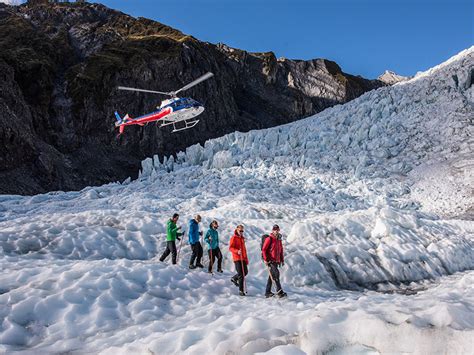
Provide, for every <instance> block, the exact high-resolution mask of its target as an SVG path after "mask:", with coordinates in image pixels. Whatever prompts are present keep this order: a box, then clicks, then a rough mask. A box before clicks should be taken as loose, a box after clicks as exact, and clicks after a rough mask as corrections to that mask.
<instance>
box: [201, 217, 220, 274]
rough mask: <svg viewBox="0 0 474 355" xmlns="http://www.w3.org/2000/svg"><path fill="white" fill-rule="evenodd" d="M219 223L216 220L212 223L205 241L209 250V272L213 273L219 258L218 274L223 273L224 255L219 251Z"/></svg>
mask: <svg viewBox="0 0 474 355" xmlns="http://www.w3.org/2000/svg"><path fill="white" fill-rule="evenodd" d="M217 228H219V223H217V221H216V220H214V221H212V222H211V224H210V225H209V229H208V230H207V232H206V236H205V237H204V241H205V242H206V243H207V246H208V247H209V250H208V251H207V252H208V254H209V272H210V273H212V266H213V265H214V261H215V260H216V258H217V272H222V253H221V250H220V249H219V233H217Z"/></svg>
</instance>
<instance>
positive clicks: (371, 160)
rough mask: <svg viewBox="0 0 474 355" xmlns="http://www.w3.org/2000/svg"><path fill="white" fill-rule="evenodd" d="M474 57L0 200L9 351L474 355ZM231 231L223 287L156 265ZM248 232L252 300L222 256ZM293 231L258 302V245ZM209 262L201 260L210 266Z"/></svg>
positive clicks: (0, 336)
mask: <svg viewBox="0 0 474 355" xmlns="http://www.w3.org/2000/svg"><path fill="white" fill-rule="evenodd" d="M473 75H474V47H471V48H470V49H467V50H465V51H463V52H461V53H460V54H458V55H457V56H455V57H453V58H451V59H450V60H448V61H447V62H445V63H443V64H441V65H440V66H437V67H435V68H433V69H431V70H429V71H428V72H425V73H420V74H419V75H417V76H416V77H415V78H413V79H411V80H409V81H407V82H403V83H399V84H397V85H395V86H393V87H386V88H381V89H378V90H376V91H372V92H369V93H367V94H365V95H363V96H361V97H360V98H358V99H356V100H354V101H351V102H349V103H347V104H345V105H341V106H336V107H334V108H331V109H328V110H325V111H324V112H321V113H320V114H318V115H315V116H313V117H310V118H307V119H304V120H300V121H297V122H294V123H291V124H288V125H284V126H280V127H275V128H270V129H266V130H261V131H251V132H248V133H238V132H237V133H233V134H229V135H226V136H224V137H221V138H218V139H214V140H210V141H208V142H206V143H205V145H204V147H202V146H200V145H195V146H192V147H190V148H188V149H187V150H186V152H182V153H179V154H178V155H177V157H176V158H173V157H171V158H168V159H165V161H164V162H160V161H159V160H158V158H157V157H154V158H153V159H151V158H150V159H147V160H145V161H144V162H143V164H142V165H143V169H142V172H141V174H140V177H139V179H138V180H136V181H130V180H127V181H126V182H124V183H111V184H108V185H104V186H101V187H88V188H86V189H84V190H82V191H79V192H52V193H48V194H43V195H37V196H30V197H22V196H10V195H3V196H0V352H12V351H18V352H19V353H28V354H29V353H34V354H36V353H44V352H47V353H51V352H53V353H62V352H71V353H103V354H121V353H122V354H130V353H154V354H173V353H192V354H251V353H268V354H303V353H308V354H323V353H324V354H332V355H335V354H392V353H414V354H472V353H473V351H472V349H473V348H474V344H473V339H474V286H473V285H474V272H473V271H472V270H474V222H473V206H474V204H473V195H474V194H473V185H474V184H473V183H474V181H473V180H474V179H473V173H472V171H473V165H474V163H473V161H474V156H473V152H474V149H473V148H474V141H473V120H474V115H473V107H474V84H473V82H474V78H473ZM176 211H179V212H180V213H181V220H180V221H179V224H181V225H183V226H184V227H185V228H186V229H187V222H188V221H189V219H190V218H192V216H193V215H194V214H195V213H199V214H201V215H202V216H203V223H202V224H201V229H202V230H203V231H206V229H207V226H208V224H209V223H210V221H211V220H212V219H214V218H215V219H217V220H218V221H219V222H220V226H221V229H220V239H221V250H222V251H223V253H224V273H223V274H215V275H210V274H207V273H205V272H203V271H201V270H189V269H188V268H187V265H188V262H189V257H190V247H189V246H188V245H187V244H183V247H182V249H181V252H180V258H179V262H178V265H176V266H173V265H170V264H169V260H168V261H167V262H165V263H160V262H159V261H158V257H159V255H160V254H161V253H162V251H163V250H164V241H165V224H166V221H167V219H168V218H169V217H170V216H171V214H172V213H174V212H176ZM240 223H242V224H243V225H244V226H245V229H246V236H247V247H248V251H249V256H250V265H249V270H250V273H249V276H248V277H247V279H246V281H247V288H248V292H249V297H247V298H242V297H239V296H238V295H237V293H238V292H237V289H236V288H235V286H233V285H232V284H231V283H230V281H229V278H230V277H231V275H233V273H234V266H233V263H232V261H231V257H230V254H229V252H228V241H229V238H230V236H231V234H232V232H233V229H234V228H235V226H236V225H237V224H240ZM275 223H278V224H279V225H280V227H281V228H282V232H283V234H284V247H285V257H286V265H285V266H284V267H283V268H282V269H281V273H282V277H281V280H282V284H283V288H284V289H285V291H287V292H288V294H289V298H288V299H286V300H279V299H265V298H264V297H263V293H264V288H265V283H266V278H267V275H268V272H267V271H266V269H265V267H264V265H263V264H262V262H261V260H260V236H261V235H262V234H263V233H265V232H269V231H270V229H271V226H272V225H273V224H275ZM204 263H205V264H207V258H206V257H204Z"/></svg>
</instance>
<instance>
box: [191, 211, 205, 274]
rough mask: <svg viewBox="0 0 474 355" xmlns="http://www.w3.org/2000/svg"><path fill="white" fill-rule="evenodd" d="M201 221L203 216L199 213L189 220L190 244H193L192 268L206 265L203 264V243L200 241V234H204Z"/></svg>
mask: <svg viewBox="0 0 474 355" xmlns="http://www.w3.org/2000/svg"><path fill="white" fill-rule="evenodd" d="M199 222H201V216H200V215H198V214H197V215H196V216H195V217H194V218H193V219H192V220H190V221H189V232H188V233H189V234H188V235H189V244H190V245H191V249H192V251H193V253H192V254H191V260H190V261H189V268H190V269H195V268H197V267H199V268H203V267H204V265H202V264H201V258H202V245H201V242H200V241H199V236H202V231H200V230H199ZM194 260H196V265H194Z"/></svg>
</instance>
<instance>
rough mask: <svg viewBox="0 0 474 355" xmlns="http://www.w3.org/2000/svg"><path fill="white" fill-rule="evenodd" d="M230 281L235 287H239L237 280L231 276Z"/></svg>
mask: <svg viewBox="0 0 474 355" xmlns="http://www.w3.org/2000/svg"><path fill="white" fill-rule="evenodd" d="M230 281H232V283H233V284H234V285H235V286H236V287H239V283H238V282H237V280H236V279H233V278H231V279H230Z"/></svg>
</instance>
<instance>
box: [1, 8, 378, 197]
mask: <svg viewBox="0 0 474 355" xmlns="http://www.w3.org/2000/svg"><path fill="white" fill-rule="evenodd" d="M0 33H2V36H1V37H0V44H1V46H2V48H4V50H3V51H2V53H0V76H1V77H2V78H3V81H2V83H0V87H1V89H2V90H1V92H2V94H1V95H0V147H1V148H2V149H1V152H0V193H8V194H12V193H13V194H32V193H40V192H46V191H51V190H77V189H81V188H83V187H85V186H88V185H99V184H102V183H106V182H108V181H117V180H124V179H125V178H127V177H128V176H131V177H132V178H134V177H136V176H137V175H138V169H139V167H140V161H141V160H143V159H144V158H145V157H147V156H151V155H155V154H158V155H159V156H165V155H170V154H176V153H177V152H178V151H180V150H183V149H185V148H186V147H187V146H190V145H192V144H195V143H203V142H204V141H206V140H207V139H210V138H215V137H219V136H222V135H224V134H226V133H230V132H234V131H249V130H252V129H259V128H264V127H271V126H275V125H279V124H282V123H287V122H291V121H294V120H297V119H300V118H303V117H306V116H309V115H311V114H314V113H316V112H319V111H321V110H323V109H325V108H327V107H330V106H333V105H335V104H339V103H343V102H347V101H349V100H351V99H353V98H355V97H357V96H359V95H360V94H362V93H364V92H366V91H369V90H371V89H374V88H378V87H380V86H383V85H384V84H383V83H381V82H380V81H377V80H366V79H363V78H361V77H357V76H352V75H349V74H345V73H344V72H343V71H342V70H341V69H340V67H339V66H338V65H337V64H336V63H334V62H331V61H328V60H324V59H317V60H312V61H292V60H287V59H285V60H278V59H277V58H276V57H275V55H274V54H273V53H271V52H268V53H249V52H246V51H243V50H236V49H234V50H231V49H230V47H228V46H225V45H214V44H211V43H206V42H201V41H199V40H197V39H195V38H194V37H192V36H189V35H186V34H184V33H182V32H181V31H179V30H175V29H173V28H171V27H169V26H166V25H163V24H160V23H158V22H156V21H152V20H148V19H144V18H133V17H131V16H129V15H126V14H123V13H121V12H118V11H115V10H112V9H108V8H107V7H105V6H103V5H100V4H78V3H69V4H66V3H58V4H49V5H35V6H29V5H27V4H25V5H21V6H15V7H12V6H7V5H4V4H0ZM207 71H212V72H214V73H215V74H216V75H215V77H214V78H213V79H212V80H210V81H208V82H206V83H203V84H201V85H199V86H198V87H195V88H193V89H191V90H190V91H189V92H187V93H186V94H187V95H189V96H192V97H194V98H195V99H197V100H198V101H201V102H203V103H204V104H205V106H206V111H205V112H204V113H203V115H202V117H201V118H202V120H201V122H200V123H199V124H198V125H197V126H196V127H195V128H194V129H193V130H190V131H187V132H182V133H180V134H179V135H178V134H171V133H170V130H166V129H160V128H158V127H157V126H155V125H149V126H147V127H144V128H138V127H132V128H130V129H128V130H127V131H126V133H125V136H124V137H122V138H120V139H119V140H117V139H116V132H115V129H114V125H113V124H114V116H113V112H114V111H115V110H118V111H119V112H121V113H122V114H125V113H129V114H130V115H131V116H132V117H133V116H137V115H140V114H143V113H145V112H149V111H150V110H153V109H154V107H155V106H156V105H157V104H158V103H159V101H160V99H161V98H160V97H159V96H152V95H143V94H141V95H140V94H134V93H124V92H119V91H117V90H116V89H115V88H116V86H118V85H126V86H136V87H144V88H155V89H160V90H164V91H171V90H173V89H176V88H177V87H180V86H181V85H183V84H185V83H186V82H189V81H191V80H193V79H194V78H196V77H197V76H199V75H201V74H203V73H204V72H207Z"/></svg>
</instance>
